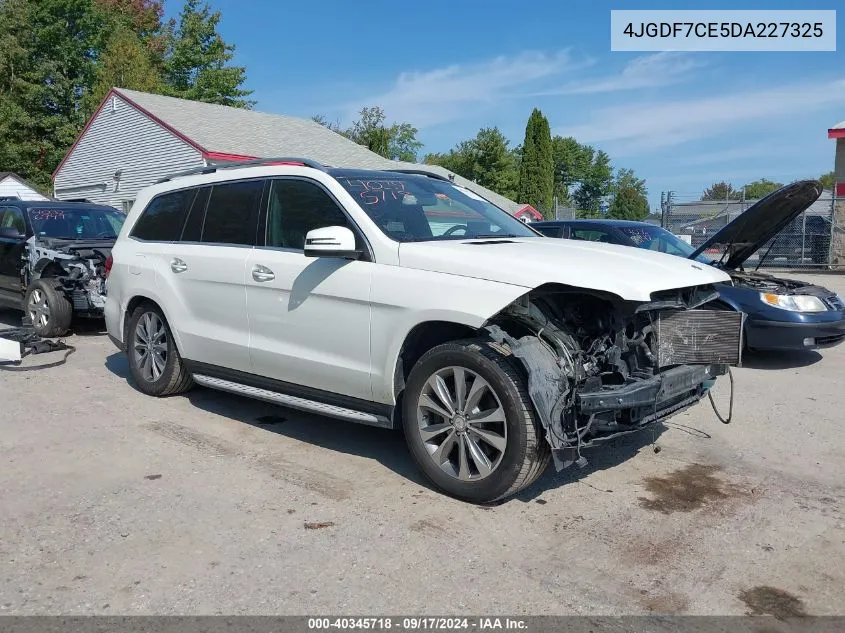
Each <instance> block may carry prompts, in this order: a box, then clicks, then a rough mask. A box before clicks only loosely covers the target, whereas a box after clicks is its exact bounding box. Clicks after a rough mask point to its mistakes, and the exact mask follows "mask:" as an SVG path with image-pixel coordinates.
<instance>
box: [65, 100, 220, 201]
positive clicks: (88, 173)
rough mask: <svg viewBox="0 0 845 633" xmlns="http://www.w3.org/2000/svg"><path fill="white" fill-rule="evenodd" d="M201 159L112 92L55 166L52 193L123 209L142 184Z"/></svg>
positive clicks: (185, 167)
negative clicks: (57, 166)
mask: <svg viewBox="0 0 845 633" xmlns="http://www.w3.org/2000/svg"><path fill="white" fill-rule="evenodd" d="M202 164H203V158H202V154H201V153H200V152H199V150H197V149H196V148H194V147H192V146H191V145H190V144H188V143H187V142H185V141H184V140H182V139H181V138H179V137H178V136H176V135H175V134H173V133H172V132H170V131H168V130H167V129H166V128H164V127H163V126H161V125H160V124H158V123H156V122H155V121H154V120H152V119H150V118H149V117H148V116H146V115H145V114H142V113H141V112H139V111H138V110H136V109H135V108H134V107H133V106H132V105H130V104H129V103H127V102H126V101H124V100H123V99H121V98H120V97H119V96H117V95H112V96H111V98H109V100H108V101H107V102H106V103H104V104H103V106H102V108H101V109H100V110H99V112H97V114H96V115H95V116H94V118H93V120H92V121H91V123H90V124H89V125H88V128H87V129H86V130H85V131H84V132H83V134H82V137H81V138H80V139H79V141H78V142H77V144H76V146H75V147H73V148H72V149H71V151H70V153H69V155H68V156H67V160H66V161H65V163H64V164H63V165H62V166H61V167H60V168H59V170H58V171H57V172H56V174H55V176H54V178H53V186H54V190H55V193H54V195H55V197H56V198H58V199H60V200H73V199H79V198H84V199H87V200H90V201H91V202H96V203H98V204H107V205H110V206H112V207H115V208H116V209H120V210H125V211H128V210H129V207H130V206H131V204H132V201H134V200H135V196H136V195H137V193H138V191H140V190H141V189H143V188H144V187H146V186H148V185H151V184H153V183H154V182H155V181H156V180H158V179H160V178H163V177H164V176H167V175H170V174H172V173H174V172H177V171H182V170H185V169H190V168H192V167H198V166H201V165H202ZM116 172H120V174H119V179H118V178H116Z"/></svg>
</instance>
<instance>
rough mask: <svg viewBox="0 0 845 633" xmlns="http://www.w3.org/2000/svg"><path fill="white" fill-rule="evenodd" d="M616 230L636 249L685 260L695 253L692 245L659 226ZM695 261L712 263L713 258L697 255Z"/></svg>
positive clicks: (620, 227) (625, 227) (621, 227)
mask: <svg viewBox="0 0 845 633" xmlns="http://www.w3.org/2000/svg"><path fill="white" fill-rule="evenodd" d="M617 228H618V229H619V230H620V231H622V232H623V233H624V234H625V235H627V236H628V237H629V238H631V241H633V242H634V244H636V245H637V247H638V248H645V249H648V250H650V251H659V252H661V253H668V254H669V255H677V256H678V257H687V258H689V256H690V255H692V254H693V253H694V252H695V249H694V248H693V247H692V245H690V244H687V243H686V242H685V241H684V240H682V239H681V238H679V237H678V236H677V235H675V234H673V233H670V232H669V231H667V230H666V229H662V228H660V227H659V226H648V225H643V226H619V227H617ZM695 259H696V260H697V261H700V262H702V263H704V264H712V263H713V258H711V257H706V256H705V255H704V254H701V255H699V256H698V257H696V258H695Z"/></svg>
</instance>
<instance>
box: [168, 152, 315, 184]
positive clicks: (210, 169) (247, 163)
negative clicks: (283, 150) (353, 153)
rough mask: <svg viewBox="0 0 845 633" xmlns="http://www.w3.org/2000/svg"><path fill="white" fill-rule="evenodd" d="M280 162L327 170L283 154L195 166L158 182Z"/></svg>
mask: <svg viewBox="0 0 845 633" xmlns="http://www.w3.org/2000/svg"><path fill="white" fill-rule="evenodd" d="M278 164H286V165H302V166H303V167H311V168H312V169H319V170H320V171H326V165H323V164H321V163H318V162H317V161H316V160H311V159H310V158H297V157H291V156H282V157H279V158H254V159H251V160H239V161H232V162H224V163H218V164H215V165H205V166H204V167H194V168H193V169H187V170H185V171H180V172H177V173H175V174H171V175H169V176H165V177H164V178H161V179H160V180H156V184H159V183H162V182H168V181H170V180H173V179H174V178H182V177H184V176H196V175H198V174H213V173H214V172H216V171H217V170H218V169H237V168H239V167H261V166H262V165H278Z"/></svg>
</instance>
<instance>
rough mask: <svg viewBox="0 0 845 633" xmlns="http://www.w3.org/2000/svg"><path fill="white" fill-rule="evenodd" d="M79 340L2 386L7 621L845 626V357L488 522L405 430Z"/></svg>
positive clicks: (624, 453) (805, 358)
mask: <svg viewBox="0 0 845 633" xmlns="http://www.w3.org/2000/svg"><path fill="white" fill-rule="evenodd" d="M802 278H805V279H810V278H811V276H809V275H803V276H802ZM815 280H816V281H817V282H819V283H821V284H823V285H826V286H827V287H829V288H832V289H835V290H837V291H839V292H840V293H841V294H843V295H845V276H833V275H830V276H818V277H817V278H816V279H815ZM17 318H19V315H16V314H15V313H12V312H3V313H0V319H3V320H4V321H5V322H6V323H7V324H11V323H14V320H15V319H17ZM69 342H72V343H73V344H74V345H76V346H77V348H78V350H77V352H76V353H75V354H73V355H72V356H70V358H69V359H68V362H67V364H66V365H63V366H60V367H55V368H51V369H45V370H42V371H36V372H28V373H8V372H0V403H2V405H0V407H2V408H0V411H2V413H0V449H1V450H0V456H1V458H2V467H0V489H1V490H2V512H0V561H2V562H0V613H6V614H92V613H96V614H216V613H224V614H247V613H248V614H309V615H319V614H335V615H337V614H359V615H360V614H380V613H381V614H403V613H406V614H407V613H437V614H447V615H449V614H479V613H508V614H593V615H617V614H642V613H649V612H659V613H692V614H743V613H750V612H756V613H759V612H765V613H773V614H781V615H790V614H801V613H809V614H819V615H822V614H843V613H845V611H843V607H842V601H841V598H842V596H843V595H845V566H843V563H842V561H843V560H845V517H843V510H842V508H843V503H842V502H843V498H845V487H843V475H842V471H843V464H845V460H843V458H842V449H843V446H845V427H844V426H843V424H842V420H843V417H842V411H843V409H845V391H843V389H842V386H841V385H842V379H843V376H845V346H843V347H839V348H834V349H831V350H825V351H823V352H820V353H816V352H808V353H803V354H788V355H785V354H765V355H761V354H758V355H753V356H748V357H747V358H746V364H745V367H743V368H742V369H738V370H736V371H735V372H734V375H735V382H736V402H735V407H734V421H733V423H732V424H730V425H723V424H721V423H720V422H719V421H718V420H717V419H716V418H715V416H714V414H713V411H712V409H711V407H710V405H709V403H708V402H707V401H706V400H705V401H703V402H701V403H700V404H698V405H697V406H695V407H694V408H692V409H691V410H688V411H687V412H685V413H682V414H680V415H678V416H676V417H674V418H672V419H671V420H670V421H669V422H667V423H666V425H665V426H664V427H662V428H657V429H655V432H654V433H651V432H645V433H642V434H639V435H637V436H635V437H633V438H631V437H629V438H624V439H622V440H619V441H617V442H616V443H614V444H612V445H610V446H607V447H605V448H603V449H597V450H594V451H592V452H589V453H587V457H588V459H589V460H590V463H589V465H588V466H587V467H586V468H585V469H583V470H580V471H577V472H574V471H564V472H563V473H555V472H554V469H553V468H550V470H549V472H548V473H547V474H546V475H545V476H544V477H543V478H542V479H541V480H540V481H539V482H538V483H537V484H536V485H535V486H533V487H532V488H531V489H529V490H528V491H526V492H524V493H523V494H521V495H519V496H518V497H517V498H514V499H511V500H509V501H507V502H505V503H503V504H501V505H498V506H496V507H492V508H482V507H476V506H472V505H467V504H464V503H461V502H458V501H454V500H452V499H449V498H447V497H444V496H442V495H440V494H438V493H436V492H434V491H432V490H431V489H430V488H429V487H428V486H427V485H426V484H425V483H424V481H423V480H422V479H421V478H420V476H419V475H418V474H417V472H416V470H415V468H414V466H413V464H412V463H411V460H410V457H409V455H408V453H407V451H406V449H405V445H404V441H403V438H402V436H401V434H400V433H398V432H391V431H385V430H381V429H374V428H369V427H363V426H356V425H349V424H346V423H344V422H337V421H333V420H329V419H323V418H317V417H313V416H308V415H304V414H301V413H297V412H293V411H289V410H285V409H280V408H276V407H273V406H270V405H265V404H262V403H257V402H252V401H249V400H246V399H242V398H239V397H235V396H231V395H227V394H223V393H217V392H213V391H209V390H205V389H199V388H197V389H195V390H194V391H193V392H191V393H190V394H188V395H187V397H182V396H179V397H174V398H169V399H163V400H157V399H154V398H150V397H146V396H144V395H142V394H141V393H139V392H138V391H136V390H135V389H133V387H132V386H131V384H130V382H129V381H128V379H127V376H128V367H127V363H126V360H125V358H124V356H123V355H122V354H120V353H118V352H117V350H116V349H115V348H114V347H113V345H112V344H111V343H110V342H109V341H108V339H107V338H106V337H105V336H103V335H102V334H99V333H97V332H94V331H89V332H84V333H82V334H79V335H76V336H74V337H72V338H71V339H70V340H69ZM48 358H49V357H45V356H35V357H30V358H28V359H27V363H26V364H39V363H42V362H47V360H48ZM50 360H52V358H50ZM728 393H729V382H728V380H727V379H726V378H722V379H720V380H719V382H718V384H717V386H716V388H715V397H716V401H717V403H718V405H719V406H720V407H721V408H722V409H723V410H726V407H727V401H728ZM655 447H659V448H660V449H661V450H660V451H659V452H655V450H654V448H655ZM309 523H316V524H317V525H316V526H312V527H314V528H315V529H307V524H309ZM837 596H838V598H837Z"/></svg>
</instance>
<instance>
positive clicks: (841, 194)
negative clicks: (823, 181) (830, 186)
mask: <svg viewBox="0 0 845 633" xmlns="http://www.w3.org/2000/svg"><path fill="white" fill-rule="evenodd" d="M836 197H837V198H845V182H837V183H836Z"/></svg>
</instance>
